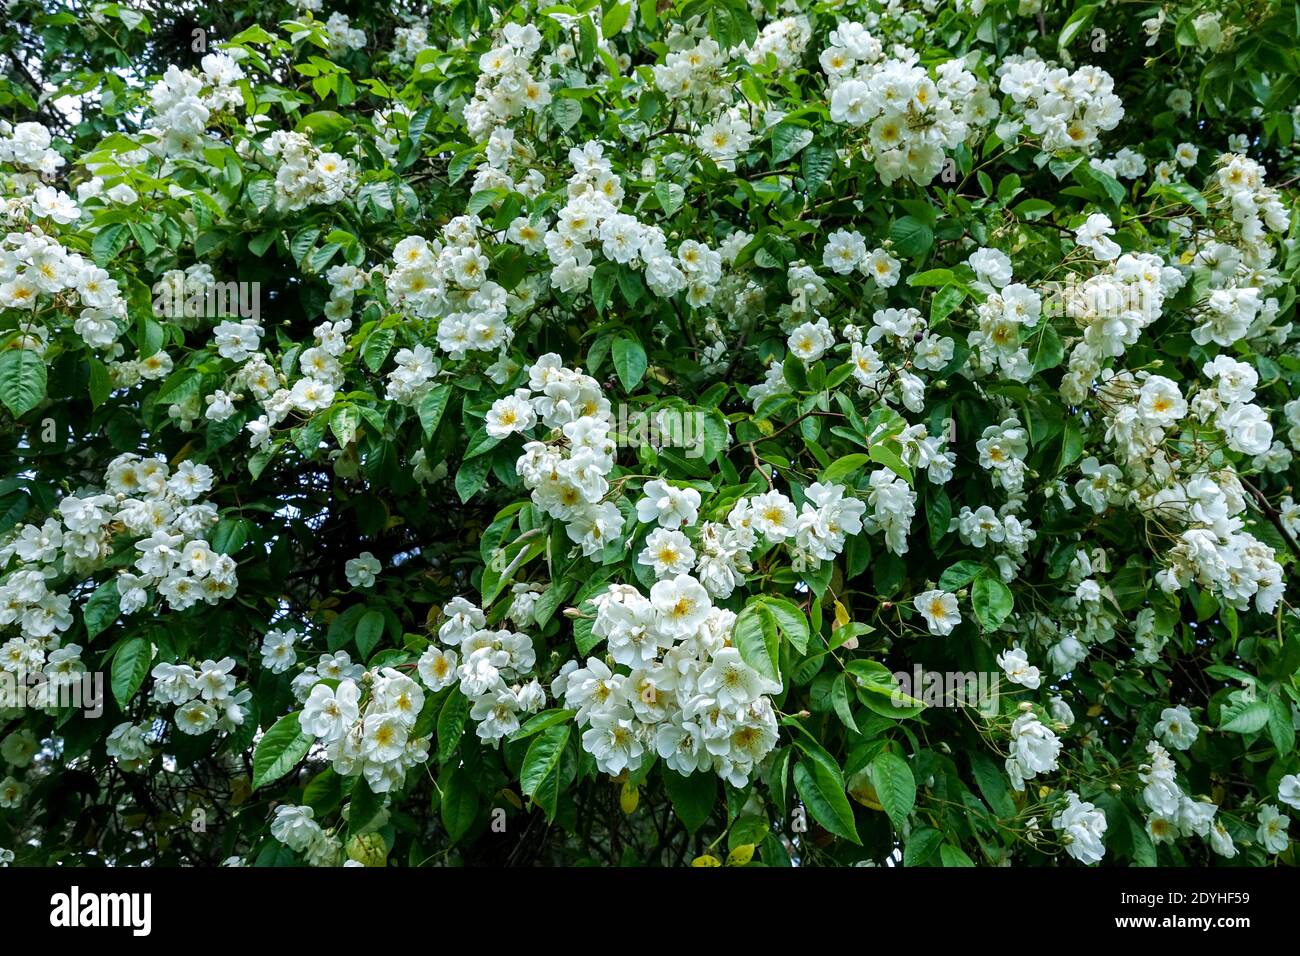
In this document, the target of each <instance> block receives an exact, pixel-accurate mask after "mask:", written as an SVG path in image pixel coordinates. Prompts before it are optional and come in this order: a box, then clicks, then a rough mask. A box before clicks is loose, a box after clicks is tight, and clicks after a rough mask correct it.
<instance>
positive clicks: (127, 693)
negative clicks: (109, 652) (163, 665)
mask: <svg viewBox="0 0 1300 956" xmlns="http://www.w3.org/2000/svg"><path fill="white" fill-rule="evenodd" d="M151 663H153V648H152V647H151V646H150V644H149V642H148V641H146V640H145V639H144V638H143V637H133V638H131V640H129V641H127V642H126V643H125V644H123V645H122V646H120V647H119V648H118V649H117V652H116V653H115V654H114V655H113V675H112V678H111V680H110V685H111V686H112V688H113V699H114V700H116V701H117V706H119V707H121V708H122V710H123V711H125V710H126V708H127V705H128V704H129V703H131V699H132V698H133V697H135V695H136V694H137V693H138V692H139V690H140V688H141V686H143V684H144V679H145V677H147V676H148V674H149V665H150V664H151Z"/></svg>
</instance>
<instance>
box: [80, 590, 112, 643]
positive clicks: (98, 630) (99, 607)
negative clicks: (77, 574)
mask: <svg viewBox="0 0 1300 956" xmlns="http://www.w3.org/2000/svg"><path fill="white" fill-rule="evenodd" d="M121 600H122V599H121V596H120V595H119V594H118V590H117V578H113V579H112V580H111V581H105V582H104V583H103V584H101V585H100V586H99V587H97V588H95V593H94V594H92V595H91V596H90V600H88V601H87V602H86V604H85V606H84V607H83V608H82V609H81V616H82V620H84V621H85V623H86V638H87V639H88V640H93V639H94V638H95V637H96V636H97V635H99V634H102V633H103V632H104V631H105V630H107V628H108V627H109V625H111V624H112V623H113V622H114V621H116V620H117V616H118V614H119V613H120V609H121Z"/></svg>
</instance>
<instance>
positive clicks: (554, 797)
mask: <svg viewBox="0 0 1300 956" xmlns="http://www.w3.org/2000/svg"><path fill="white" fill-rule="evenodd" d="M571 727H572V724H570V723H569V722H568V721H565V722H564V723H561V724H555V725H553V726H551V727H547V728H546V729H545V730H543V731H542V732H541V733H540V734H538V735H537V736H536V737H534V738H533V742H532V743H531V744H529V745H528V753H526V754H525V755H524V763H523V766H522V767H520V769H519V786H520V789H521V790H523V792H524V796H526V797H531V798H532V800H533V803H535V804H537V806H539V807H541V808H542V812H543V813H545V814H546V819H548V820H554V819H555V810H556V807H557V804H558V800H559V794H560V781H559V776H560V759H561V758H562V757H563V756H564V747H565V745H566V744H567V743H568V742H569V729H570V728H571Z"/></svg>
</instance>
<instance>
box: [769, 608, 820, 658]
mask: <svg viewBox="0 0 1300 956" xmlns="http://www.w3.org/2000/svg"><path fill="white" fill-rule="evenodd" d="M763 606H764V607H766V608H767V609H768V610H769V611H771V612H772V616H773V617H774V618H776V624H777V627H779V628H780V629H781V633H782V634H784V635H785V637H786V640H788V641H789V642H790V643H791V645H793V647H794V649H795V650H797V651H798V652H799V653H800V654H807V653H808V640H809V638H810V636H811V635H810V634H809V631H808V617H807V615H805V614H804V612H803V609H802V608H800V607H799V605H797V604H795V603H794V602H793V601H789V600H786V599H785V598H779V597H771V596H769V595H764V596H763Z"/></svg>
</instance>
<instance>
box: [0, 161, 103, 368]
mask: <svg viewBox="0 0 1300 956" xmlns="http://www.w3.org/2000/svg"><path fill="white" fill-rule="evenodd" d="M67 199H68V197H67V196H64V195H63V194H62V193H58V192H57V190H55V189H53V188H52V187H49V186H43V187H41V188H39V189H37V190H36V192H35V193H34V194H33V195H32V196H31V197H30V205H29V206H28V210H29V214H30V216H31V218H32V220H33V224H32V225H31V226H29V227H27V228H26V229H25V230H24V231H22V232H10V233H8V234H7V235H6V236H4V238H3V239H0V308H3V309H15V310H18V311H19V313H20V314H21V315H23V316H24V318H23V319H20V320H19V322H18V323H17V325H18V338H17V339H16V340H15V342H14V345H15V346H16V347H18V348H25V349H30V350H32V351H34V352H36V353H37V354H38V355H43V354H44V352H45V342H46V339H47V338H48V330H47V329H46V328H45V327H44V326H43V325H41V324H39V323H38V321H37V320H36V316H37V314H38V312H39V313H41V314H42V317H46V316H48V317H50V318H54V317H56V316H57V315H58V314H59V313H58V312H56V313H50V312H46V311H44V307H45V306H47V305H50V304H55V303H54V300H55V297H56V296H57V297H58V303H57V306H58V309H59V310H62V309H72V310H77V311H76V314H77V318H76V319H75V320H74V321H73V323H72V329H73V331H74V332H75V333H76V334H77V335H79V336H80V337H81V339H82V341H84V342H85V343H86V345H88V346H90V347H91V348H92V349H98V350H100V351H101V352H104V353H107V354H108V355H110V356H117V355H121V354H122V352H123V348H122V346H121V345H120V344H119V343H118V341H117V340H118V337H119V336H120V335H121V334H122V330H123V329H124V328H125V327H126V318H127V314H126V300H125V299H124V298H123V296H122V294H121V292H120V291H119V289H118V284H117V281H116V280H115V279H113V278H112V277H111V276H110V275H109V274H108V273H107V272H106V271H104V270H103V269H101V268H100V267H99V266H97V265H95V263H93V262H91V261H90V260H89V259H86V258H85V257H83V256H81V255H80V254H78V253H76V252H72V251H70V250H68V249H66V248H64V247H63V246H62V245H61V244H60V243H59V242H58V241H57V240H55V239H54V238H52V237H51V236H48V235H46V234H45V233H44V232H43V231H42V230H41V229H40V227H39V226H37V225H35V224H34V222H35V221H36V220H39V219H42V218H46V217H49V216H51V215H53V210H54V209H56V208H58V207H59V205H60V204H61V203H62V202H63V200H67ZM22 202H24V203H26V202H27V200H22ZM69 202H70V200H69ZM71 216H72V219H76V217H77V213H76V207H75V205H73V206H72V213H71ZM64 221H71V220H67V219H65V220H64Z"/></svg>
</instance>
